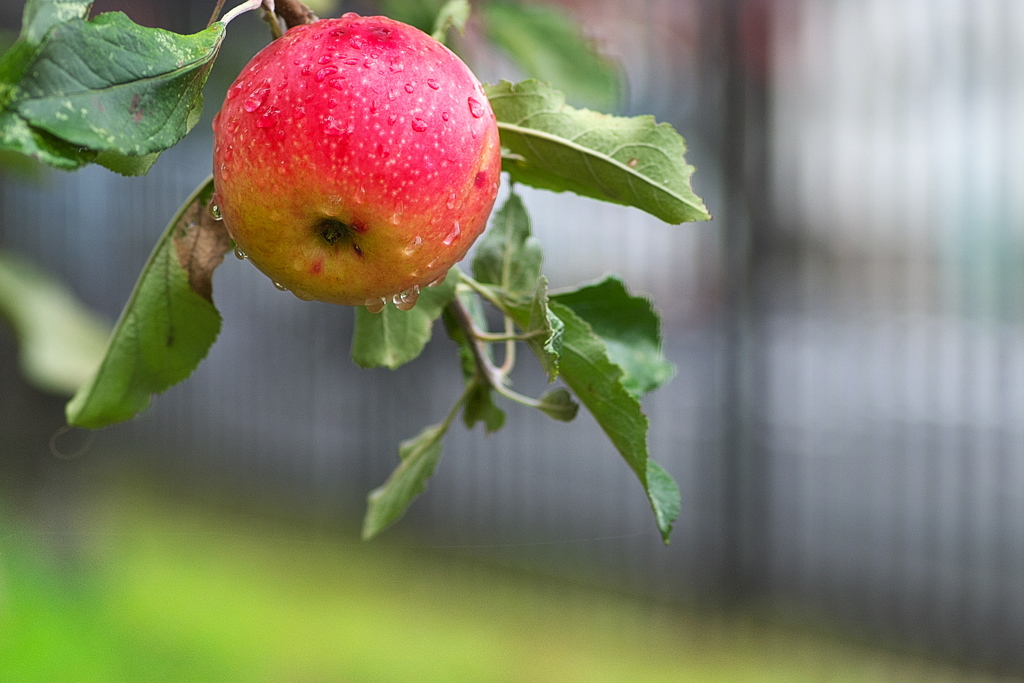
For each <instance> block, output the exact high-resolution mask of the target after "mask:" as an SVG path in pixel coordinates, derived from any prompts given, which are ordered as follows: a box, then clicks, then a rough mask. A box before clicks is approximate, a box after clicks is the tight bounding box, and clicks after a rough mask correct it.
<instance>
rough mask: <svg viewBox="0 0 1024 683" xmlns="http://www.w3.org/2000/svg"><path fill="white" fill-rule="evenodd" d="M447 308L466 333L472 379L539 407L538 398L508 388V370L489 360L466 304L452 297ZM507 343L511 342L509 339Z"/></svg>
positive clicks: (529, 405) (505, 394) (513, 399)
mask: <svg viewBox="0 0 1024 683" xmlns="http://www.w3.org/2000/svg"><path fill="white" fill-rule="evenodd" d="M447 308H448V311H449V312H450V313H451V314H452V316H453V317H454V318H455V322H456V324H457V325H458V326H459V329H461V330H462V332H463V334H465V335H466V340H467V341H468V343H469V349H470V351H471V352H472V354H473V363H474V365H475V366H476V375H477V377H476V379H475V380H474V381H482V382H486V383H487V384H488V385H489V386H490V387H491V388H492V389H494V390H495V391H497V392H498V393H499V394H501V395H502V396H504V397H505V398H507V399H509V400H511V401H515V402H516V403H521V404H522V405H524V406H528V407H530V408H539V407H540V406H541V402H540V401H539V400H537V399H534V398H530V397H529V396H524V395H523V394H520V393H519V392H516V391H513V390H511V389H509V388H508V387H507V386H506V385H505V379H506V378H507V377H508V372H507V371H505V370H504V369H499V368H496V367H494V363H492V362H491V359H490V358H489V357H488V355H487V349H486V347H485V346H484V342H483V341H481V339H480V337H479V335H480V332H479V331H478V330H477V329H476V326H475V325H474V324H473V318H472V317H471V316H470V314H469V311H468V310H467V309H466V306H465V305H464V304H463V303H462V302H461V301H459V298H458V297H456V298H454V299H452V300H451V302H450V303H449V304H448V307H447ZM509 343H513V342H511V341H510V342H509ZM507 360H508V359H507V358H506V362H507ZM472 385H473V382H470V383H469V384H468V385H467V387H471V386H472Z"/></svg>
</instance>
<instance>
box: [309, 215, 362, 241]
mask: <svg viewBox="0 0 1024 683" xmlns="http://www.w3.org/2000/svg"><path fill="white" fill-rule="evenodd" d="M352 230H353V228H352V226H350V225H347V224H346V223H342V222H341V221H339V220H338V219H337V218H321V219H320V220H318V221H317V222H316V223H315V224H314V226H313V231H314V232H315V233H316V234H318V235H320V237H322V238H323V239H324V241H325V242H327V244H332V245H333V244H335V243H336V242H337V241H338V240H342V239H345V238H346V237H349V236H350V235H351V234H352Z"/></svg>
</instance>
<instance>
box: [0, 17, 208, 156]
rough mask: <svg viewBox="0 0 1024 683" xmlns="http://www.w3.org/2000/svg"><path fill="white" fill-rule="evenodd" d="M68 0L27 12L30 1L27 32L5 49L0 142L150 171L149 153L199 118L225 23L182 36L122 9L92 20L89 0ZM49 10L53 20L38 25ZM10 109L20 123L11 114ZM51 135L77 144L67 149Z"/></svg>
mask: <svg viewBox="0 0 1024 683" xmlns="http://www.w3.org/2000/svg"><path fill="white" fill-rule="evenodd" d="M62 4H64V5H67V6H68V8H70V9H68V8H65V9H68V11H67V12H64V13H57V12H56V11H55V10H54V11H52V12H51V11H42V10H41V9H40V8H41V7H42V6H40V5H38V3H35V7H36V11H34V12H33V13H31V16H30V12H29V9H30V8H26V15H25V27H24V28H23V32H22V39H21V40H19V43H18V44H17V45H16V46H15V48H12V50H11V51H9V52H8V53H7V54H5V55H4V56H3V57H2V58H0V147H3V148H7V149H14V150H15V151H19V152H22V153H27V154H31V155H33V156H36V157H38V158H40V159H41V160H43V161H46V162H47V163H51V164H53V165H56V166H60V167H68V166H69V165H80V163H82V161H83V156H86V157H87V158H85V159H84V161H97V162H98V163H102V164H103V165H104V166H107V167H108V168H110V169H111V170H114V171H117V172H119V173H124V174H141V173H144V172H146V171H147V170H148V169H149V167H150V166H151V165H152V162H153V160H154V157H151V156H149V155H152V154H156V153H159V152H162V151H163V150H165V149H167V148H168V147H170V146H172V145H173V144H175V143H176V142H178V141H179V140H180V139H181V138H182V137H183V136H184V135H185V134H186V133H187V132H188V131H189V130H190V129H191V128H192V126H194V125H195V123H196V122H197V121H198V119H199V113H200V108H201V103H202V87H203V85H204V84H205V82H206V78H207V76H208V75H209V71H210V68H211V67H212V64H213V60H214V58H215V57H216V55H217V51H218V50H219V48H220V44H221V41H222V40H223V37H224V25H223V24H220V23H215V24H213V25H212V26H211V27H210V28H208V29H206V30H205V31H202V32H200V33H197V34H194V35H189V36H182V35H178V34H175V33H171V32H169V31H164V30H162V29H155V28H146V27H142V26H139V25H137V24H135V23H133V22H132V21H131V20H130V19H128V17H126V16H125V15H124V14H122V13H120V12H109V13H105V14H101V15H99V16H97V17H95V18H93V19H91V20H86V19H85V16H86V11H87V9H88V4H85V5H84V9H83V5H82V4H81V3H74V2H67V3H62ZM71 10H75V11H71ZM44 18H45V19H47V21H52V23H50V24H49V25H48V26H46V31H45V33H42V34H40V28H41V26H45V25H46V23H47V21H43V19H44ZM58 18H59V20H58ZM26 36H27V37H28V38H26ZM32 40H35V42H32ZM3 115H6V116H7V117H11V116H14V117H16V118H17V119H18V120H19V121H20V124H21V125H20V126H18V125H15V124H14V123H12V122H11V121H10V120H8V121H7V122H6V123H4V122H3V121H2V116H3ZM26 129H28V131H30V132H31V133H32V135H26ZM41 134H45V135H47V136H50V138H51V139H49V140H45V139H44V142H48V143H49V144H48V145H47V144H38V140H39V137H40V135H41ZM53 141H60V142H62V143H63V144H64V145H67V146H70V147H72V148H74V149H75V150H76V151H75V152H74V153H71V154H64V153H63V149H62V148H60V147H59V146H57V145H55V144H54V142H53ZM54 147H57V149H56V150H54V149H53V148H54ZM97 153H100V154H101V155H102V156H99V157H97V156H96V155H97ZM55 157H57V158H55ZM59 157H64V159H65V160H64V161H61V159H60V158H59Z"/></svg>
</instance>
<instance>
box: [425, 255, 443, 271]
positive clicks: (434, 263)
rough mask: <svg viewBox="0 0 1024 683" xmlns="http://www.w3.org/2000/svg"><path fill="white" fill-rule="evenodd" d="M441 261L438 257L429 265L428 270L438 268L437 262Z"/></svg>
mask: <svg viewBox="0 0 1024 683" xmlns="http://www.w3.org/2000/svg"><path fill="white" fill-rule="evenodd" d="M440 260H441V258H440V257H436V258H434V259H433V260H431V261H430V263H428V264H427V270H433V269H434V268H437V262H438V261H440Z"/></svg>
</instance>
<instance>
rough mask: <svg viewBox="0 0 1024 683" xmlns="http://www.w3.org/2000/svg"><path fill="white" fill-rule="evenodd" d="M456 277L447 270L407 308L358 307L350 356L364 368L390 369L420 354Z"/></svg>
mask: <svg viewBox="0 0 1024 683" xmlns="http://www.w3.org/2000/svg"><path fill="white" fill-rule="evenodd" d="M457 281H458V276H457V275H452V274H451V273H450V272H449V274H448V277H446V278H445V280H444V282H443V283H441V284H440V285H439V286H437V287H426V288H424V289H422V290H420V292H419V298H418V299H417V300H416V305H415V307H413V308H412V309H411V310H408V311H402V310H399V309H398V308H397V307H396V306H394V305H388V306H387V307H385V308H384V309H383V310H382V311H380V312H379V313H371V312H370V311H368V310H366V309H365V308H363V307H359V308H357V309H356V327H355V331H354V332H353V335H352V360H354V361H355V362H356V364H357V365H359V366H360V367H364V368H376V367H386V368H391V369H392V370H393V369H395V368H397V367H398V366H400V365H403V364H405V363H408V362H409V361H411V360H413V359H414V358H416V357H417V356H419V355H420V353H421V352H422V351H423V347H424V346H426V345H427V342H429V341H430V337H431V334H432V331H433V326H434V321H435V320H437V318H438V316H440V315H441V311H442V309H444V307H445V306H446V305H447V304H448V302H449V301H451V300H452V297H453V296H455V283H456V282H457Z"/></svg>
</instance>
